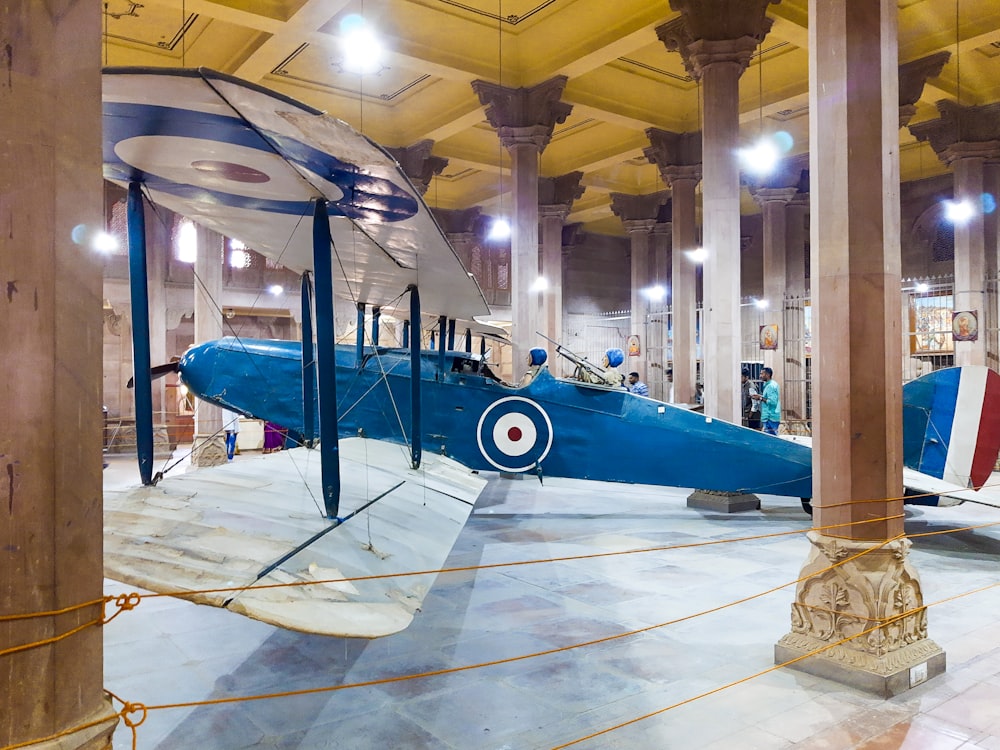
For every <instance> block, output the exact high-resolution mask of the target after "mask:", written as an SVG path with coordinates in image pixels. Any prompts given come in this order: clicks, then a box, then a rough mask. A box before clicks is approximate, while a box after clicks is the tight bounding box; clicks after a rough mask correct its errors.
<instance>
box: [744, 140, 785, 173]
mask: <svg viewBox="0 0 1000 750" xmlns="http://www.w3.org/2000/svg"><path fill="white" fill-rule="evenodd" d="M737 154H738V155H739V157H740V161H741V162H742V163H743V168H744V169H746V170H747V171H748V172H753V173H754V174H758V175H764V174H768V173H770V172H773V171H774V168H775V167H776V166H777V165H778V160H779V159H780V158H781V154H780V153H779V152H778V147H777V146H776V145H775V144H774V141H773V140H772V139H770V138H761V139H760V140H759V141H757V143H755V144H754V145H753V146H751V147H750V148H741V149H739V151H737Z"/></svg>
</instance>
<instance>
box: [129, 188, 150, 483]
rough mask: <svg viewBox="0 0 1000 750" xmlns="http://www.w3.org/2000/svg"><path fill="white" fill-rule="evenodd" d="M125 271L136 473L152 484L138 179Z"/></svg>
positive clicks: (143, 231) (131, 198) (133, 191)
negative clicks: (129, 300)
mask: <svg viewBox="0 0 1000 750" xmlns="http://www.w3.org/2000/svg"><path fill="white" fill-rule="evenodd" d="M128 272H129V273H128V275H129V286H130V292H131V295H132V362H133V366H134V367H135V374H134V378H135V443H136V455H137V457H138V459H139V477H140V478H141V479H142V484H143V486H146V487H148V486H150V485H151V484H153V376H152V373H151V372H150V369H149V359H150V354H149V282H148V280H147V277H146V217H145V216H144V215H143V213H142V190H141V185H140V183H138V182H130V183H129V185H128Z"/></svg>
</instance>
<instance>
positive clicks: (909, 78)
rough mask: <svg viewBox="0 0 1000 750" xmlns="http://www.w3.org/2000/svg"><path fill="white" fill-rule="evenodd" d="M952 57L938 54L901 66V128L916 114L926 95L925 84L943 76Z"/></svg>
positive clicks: (947, 54) (948, 54)
mask: <svg viewBox="0 0 1000 750" xmlns="http://www.w3.org/2000/svg"><path fill="white" fill-rule="evenodd" d="M950 57H951V53H950V52H947V51H942V52H936V53H934V54H933V55H928V56H927V57H921V58H920V59H919V60H911V61H910V62H908V63H903V64H902V65H900V66H899V127H901V128H902V127H905V126H906V124H907V123H908V122H909V121H910V119H911V118H912V117H913V115H914V114H916V112H917V107H916V104H917V102H918V101H920V97H921V95H922V94H923V93H924V84H925V83H927V79H928V78H936V77H937V76H939V75H941V69H942V68H944V65H945V63H947V62H948V59H949V58H950Z"/></svg>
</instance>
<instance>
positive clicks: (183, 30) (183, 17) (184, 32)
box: [181, 0, 188, 68]
mask: <svg viewBox="0 0 1000 750" xmlns="http://www.w3.org/2000/svg"><path fill="white" fill-rule="evenodd" d="M187 17H188V16H187V0H181V67H182V68H186V67H187V29H186V28H185V26H186V25H187Z"/></svg>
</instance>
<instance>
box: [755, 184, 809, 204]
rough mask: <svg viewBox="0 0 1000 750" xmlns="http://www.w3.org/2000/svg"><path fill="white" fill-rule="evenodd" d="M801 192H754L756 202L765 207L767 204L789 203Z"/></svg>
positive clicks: (777, 190)
mask: <svg viewBox="0 0 1000 750" xmlns="http://www.w3.org/2000/svg"><path fill="white" fill-rule="evenodd" d="M798 192H799V189H798V188H795V187H791V188H766V187H762V188H757V189H756V190H755V191H753V199H754V202H755V203H756V204H757V205H758V206H761V207H763V206H764V205H765V204H767V203H782V204H784V203H788V202H789V201H791V200H792V198H794V197H795V196H796V194H797V193H798Z"/></svg>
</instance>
